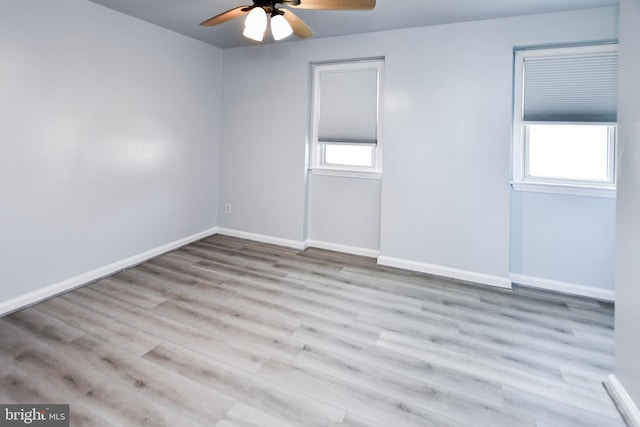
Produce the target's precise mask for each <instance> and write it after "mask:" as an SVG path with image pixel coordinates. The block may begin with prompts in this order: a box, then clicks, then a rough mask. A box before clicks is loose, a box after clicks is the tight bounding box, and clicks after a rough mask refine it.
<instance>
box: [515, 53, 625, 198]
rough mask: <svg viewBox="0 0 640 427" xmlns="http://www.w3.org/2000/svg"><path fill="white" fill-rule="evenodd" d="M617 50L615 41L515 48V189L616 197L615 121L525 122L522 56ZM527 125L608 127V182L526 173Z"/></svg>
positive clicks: (523, 57) (564, 54)
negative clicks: (596, 43) (550, 177)
mask: <svg viewBox="0 0 640 427" xmlns="http://www.w3.org/2000/svg"><path fill="white" fill-rule="evenodd" d="M617 49H618V45H617V44H603V45H593V46H577V47H560V48H543V49H535V50H533V49H532V50H526V49H524V50H518V51H516V52H515V56H514V58H515V59H514V87H513V89H514V94H513V98H514V100H513V102H514V106H513V141H512V156H513V158H512V179H511V186H512V188H513V189H514V190H516V191H532V192H538V193H556V194H569V195H578V196H593V197H607V198H615V197H616V182H615V177H616V170H615V165H616V146H617V135H616V125H617V124H616V123H592V122H589V123H582V122H579V123H575V122H551V123H545V122H526V121H524V120H523V111H522V110H523V102H524V99H523V96H524V91H523V86H524V85H523V77H524V76H523V72H524V67H523V63H524V59H525V58H531V57H540V56H553V55H559V56H566V55H571V54H585V53H600V52H606V51H615V50H617ZM529 124H557V125H561V124H565V125H570V124H579V125H606V126H611V128H610V130H609V137H608V142H609V143H608V150H609V155H608V157H609V158H608V162H609V166H608V167H609V173H610V177H611V179H610V181H607V182H602V183H598V182H594V181H584V182H581V181H573V180H562V179H543V178H534V177H529V176H527V171H526V164H527V161H528V159H527V158H526V153H527V150H526V126H527V125H529Z"/></svg>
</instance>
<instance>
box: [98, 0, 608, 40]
mask: <svg viewBox="0 0 640 427" xmlns="http://www.w3.org/2000/svg"><path fill="white" fill-rule="evenodd" d="M89 1H92V2H93V3H97V4H100V5H103V6H106V7H108V8H110V9H114V10H117V11H119V12H122V13H125V14H127V15H131V16H134V17H136V18H139V19H142V20H144V21H148V22H151V23H153V24H156V25H159V26H161V27H165V28H168V29H170V30H173V31H176V32H178V33H181V34H184V35H186V36H189V37H192V38H195V39H198V40H202V41H203V42H206V43H209V44H211V45H214V46H217V47H220V48H229V47H237V46H247V45H251V44H256V43H255V42H252V41H250V40H247V39H245V38H244V37H242V29H243V21H244V20H243V19H242V18H240V19H236V20H233V21H228V22H225V23H223V24H220V25H218V26H215V27H201V26H199V25H198V24H199V23H200V22H202V21H204V20H205V19H207V18H210V17H212V16H214V15H217V14H219V13H222V12H224V11H226V10H228V9H232V8H234V7H237V6H241V5H247V4H251V3H252V1H251V0H89ZM302 1H303V2H304V0H302ZM617 4H618V0H377V5H376V8H375V10H373V11H323V10H302V9H296V10H295V13H296V14H297V15H298V16H299V17H300V18H301V19H303V20H304V21H305V22H306V23H307V24H308V25H309V26H310V27H311V29H312V30H313V31H314V33H315V36H314V37H331V36H338V35H347V34H358V33H368V32H373V31H382V30H391V29H397V28H406V27H416V26H423V25H436V24H446V23H452V22H463V21H474V20H479V19H490V18H501V17H507V16H517V15H529V14H534V13H545V12H557V11H565V10H574V9H588V8H593V7H602V6H611V5H617ZM267 34H268V32H267ZM290 39H295V36H291V37H290V38H289V39H287V40H290ZM271 42H273V41H272V40H271V39H270V37H269V36H268V35H266V36H265V41H264V42H263V43H271Z"/></svg>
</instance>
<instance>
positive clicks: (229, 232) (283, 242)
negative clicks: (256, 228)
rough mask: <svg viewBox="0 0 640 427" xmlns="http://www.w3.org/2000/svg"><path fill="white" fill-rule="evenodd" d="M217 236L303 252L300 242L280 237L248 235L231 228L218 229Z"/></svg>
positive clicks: (302, 245) (303, 247)
mask: <svg viewBox="0 0 640 427" xmlns="http://www.w3.org/2000/svg"><path fill="white" fill-rule="evenodd" d="M217 234H223V235H225V236H231V237H238V238H239V239H247V240H253V241H256V242H262V243H270V244H272V245H278V246H285V247H288V248H293V249H298V250H301V251H302V250H304V249H305V245H304V242H302V241H297V240H289V239H282V238H280V237H272V236H267V235H264V234H255V233H249V232H246V231H240V230H234V229H231V228H218V229H217Z"/></svg>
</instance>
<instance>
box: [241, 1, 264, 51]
mask: <svg viewBox="0 0 640 427" xmlns="http://www.w3.org/2000/svg"><path fill="white" fill-rule="evenodd" d="M266 30H267V13H266V12H265V11H264V9H263V8H261V7H254V8H253V9H251V12H249V14H248V15H247V19H245V21H244V32H243V33H242V35H243V36H245V37H246V38H249V39H251V40H255V41H258V42H261V41H262V39H263V38H264V32H265V31H266Z"/></svg>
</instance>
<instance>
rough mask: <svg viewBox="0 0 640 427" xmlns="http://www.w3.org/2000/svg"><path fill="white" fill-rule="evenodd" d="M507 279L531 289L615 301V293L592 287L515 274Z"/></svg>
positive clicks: (511, 274)
mask: <svg viewBox="0 0 640 427" xmlns="http://www.w3.org/2000/svg"><path fill="white" fill-rule="evenodd" d="M509 278H510V279H511V281H512V282H513V283H517V284H519V285H523V286H529V287H532V288H539V289H546V290H548V291H554V292H560V293H563V294H569V295H577V296H581V297H588V298H594V299H597V300H602V301H614V300H615V291H614V290H612V289H600V288H594V287H592V286H585V285H577V284H574V283H567V282H560V281H558V280H550V279H543V278H541V277H533V276H527V275H524V274H516V273H510V274H509Z"/></svg>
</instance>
